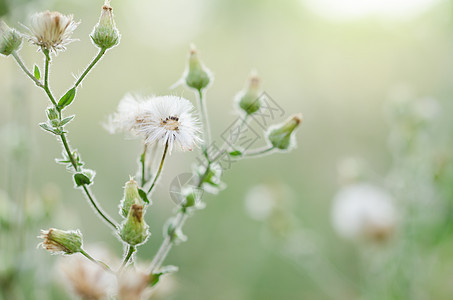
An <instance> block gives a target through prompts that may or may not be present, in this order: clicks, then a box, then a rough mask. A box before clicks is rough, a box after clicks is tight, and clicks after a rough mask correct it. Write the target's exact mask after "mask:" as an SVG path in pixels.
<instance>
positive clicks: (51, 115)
mask: <svg viewBox="0 0 453 300" xmlns="http://www.w3.org/2000/svg"><path fill="white" fill-rule="evenodd" d="M46 114H47V118H48V119H49V121H52V120H58V112H57V110H56V109H55V108H52V107H50V108H48V109H47V110H46Z"/></svg>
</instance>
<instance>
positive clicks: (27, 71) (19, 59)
mask: <svg viewBox="0 0 453 300" xmlns="http://www.w3.org/2000/svg"><path fill="white" fill-rule="evenodd" d="M11 55H12V56H13V57H14V59H15V60H16V62H17V64H18V65H19V67H20V68H21V69H22V71H24V73H25V74H26V75H27V76H28V77H30V79H31V80H33V82H34V83H35V84H36V85H37V86H39V87H40V88H44V85H43V84H42V83H41V82H40V81H39V80H38V79H37V78H36V77H35V76H33V74H31V72H30V71H29V70H28V69H27V67H26V66H25V64H24V63H23V61H22V59H21V58H20V56H19V55H18V54H17V53H16V51H13V52H12V53H11Z"/></svg>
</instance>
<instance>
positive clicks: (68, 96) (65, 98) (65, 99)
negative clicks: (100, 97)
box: [58, 88, 76, 110]
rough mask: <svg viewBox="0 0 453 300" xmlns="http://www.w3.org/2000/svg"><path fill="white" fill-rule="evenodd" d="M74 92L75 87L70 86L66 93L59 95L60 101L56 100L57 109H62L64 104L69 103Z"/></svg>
mask: <svg viewBox="0 0 453 300" xmlns="http://www.w3.org/2000/svg"><path fill="white" fill-rule="evenodd" d="M75 94H76V89H75V88H72V89H70V90H69V91H67V92H66V94H64V95H63V97H61V99H60V101H58V109H59V110H62V109H64V108H65V107H66V106H68V105H69V104H71V103H72V101H73V100H74V97H75Z"/></svg>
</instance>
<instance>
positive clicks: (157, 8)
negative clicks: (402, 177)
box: [0, 0, 453, 299]
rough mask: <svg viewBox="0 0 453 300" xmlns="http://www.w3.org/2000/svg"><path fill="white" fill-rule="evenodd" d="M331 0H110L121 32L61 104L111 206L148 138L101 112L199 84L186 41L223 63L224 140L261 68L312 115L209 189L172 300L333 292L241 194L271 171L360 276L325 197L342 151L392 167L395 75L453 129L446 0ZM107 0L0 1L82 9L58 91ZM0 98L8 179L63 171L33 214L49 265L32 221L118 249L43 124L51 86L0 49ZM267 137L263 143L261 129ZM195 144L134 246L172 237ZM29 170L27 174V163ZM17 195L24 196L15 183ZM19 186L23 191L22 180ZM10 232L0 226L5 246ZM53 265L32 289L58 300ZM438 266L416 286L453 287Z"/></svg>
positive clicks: (28, 54)
mask: <svg viewBox="0 0 453 300" xmlns="http://www.w3.org/2000/svg"><path fill="white" fill-rule="evenodd" d="M334 2H342V1H333V0H331V1H327V0H324V1H319V3H316V1H309V0H297V1H296V0H284V1H272V0H229V1H226V0H190V1H184V0H171V1H168V0H167V1H166V0H146V1H145V0H122V1H118V0H112V2H111V5H112V6H113V7H114V11H115V17H116V23H117V26H118V28H119V30H120V32H121V34H122V39H121V44H120V45H119V46H118V47H116V48H114V49H113V50H111V51H109V52H108V53H107V55H106V57H105V58H104V59H103V60H102V61H101V63H99V65H98V66H97V67H96V68H95V69H94V71H93V72H92V73H91V74H90V75H89V76H88V78H87V79H86V80H85V81H84V83H83V86H82V88H81V89H80V90H79V91H78V98H77V101H75V102H74V103H73V104H72V105H71V106H70V108H68V110H67V113H68V114H75V115H76V119H75V121H74V122H72V123H71V124H70V126H69V127H68V129H69V137H70V140H71V142H72V145H73V146H74V147H76V148H77V149H78V150H79V151H80V153H81V154H82V157H83V159H84V160H85V162H86V163H87V166H88V167H89V168H92V169H94V170H96V172H97V176H96V181H95V186H94V191H95V193H96V195H97V197H98V200H99V201H100V202H101V203H102V205H103V207H104V208H105V209H106V210H107V211H108V212H109V214H110V215H112V216H114V217H117V210H118V209H117V207H118V203H119V201H120V199H121V197H122V187H123V185H124V183H125V182H126V181H127V180H128V178H129V175H134V174H135V172H136V167H137V155H138V153H139V152H140V150H141V149H140V148H141V146H140V142H139V141H135V140H124V138H123V136H121V135H110V134H108V133H107V132H106V131H105V129H104V128H103V127H102V123H103V122H105V121H106V120H107V116H108V115H109V114H111V113H112V112H114V111H115V110H116V106H117V104H118V102H119V100H120V99H121V98H122V96H123V95H124V94H125V93H127V92H130V91H132V92H134V93H138V94H143V95H152V94H155V95H163V94H178V95H182V96H184V97H186V98H189V99H195V98H194V95H193V93H192V92H191V91H188V90H184V89H182V88H180V89H176V90H170V88H169V87H170V86H171V85H172V84H173V83H175V82H176V81H177V80H178V79H179V78H180V76H181V74H182V72H183V70H184V66H185V61H186V55H187V51H188V49H189V44H190V43H191V42H194V43H195V44H196V45H197V48H198V49H199V51H200V54H201V57H202V59H203V61H204V63H205V64H206V65H207V66H208V67H209V68H210V69H211V70H212V71H213V73H214V75H215V81H214V84H213V85H212V86H211V87H210V89H209V91H208V100H207V101H208V104H207V105H208V109H209V113H210V119H211V126H212V128H213V129H212V135H213V137H217V139H218V140H220V134H221V133H222V132H223V131H224V130H225V129H226V128H227V127H228V126H229V125H230V123H231V122H232V121H233V120H234V119H235V118H236V116H235V110H234V107H233V103H232V101H233V100H232V99H233V97H234V95H235V94H236V93H237V92H238V91H239V90H240V89H242V88H243V86H244V83H245V81H246V79H247V77H248V74H249V72H250V70H251V69H256V70H257V71H258V73H259V75H260V77H261V78H262V80H263V89H264V91H266V92H267V93H268V94H269V95H270V96H271V97H272V98H273V99H274V100H275V101H276V102H277V103H278V104H279V105H280V106H281V107H282V108H283V109H284V110H285V112H286V114H287V115H290V114H292V113H296V112H302V113H303V114H304V123H303V124H302V126H301V127H300V130H299V131H298V132H297V140H298V147H297V149H295V150H293V151H292V152H290V153H289V154H285V155H283V154H275V155H273V156H269V157H265V158H260V159H252V160H247V161H242V162H240V163H237V164H234V166H233V168H232V169H231V170H228V171H226V173H225V177H224V181H225V182H226V183H227V185H228V188H227V189H226V190H224V191H222V192H221V193H220V194H219V195H218V196H216V197H214V196H212V195H207V197H206V199H205V200H206V202H207V208H206V209H205V210H202V211H199V212H197V213H196V215H195V217H193V218H191V219H190V220H189V221H188V223H187V225H186V227H185V234H186V235H187V236H188V237H189V240H188V242H187V243H183V244H182V245H180V246H177V247H175V248H174V249H173V250H172V252H171V253H170V255H169V257H168V259H167V260H166V262H167V263H168V264H174V265H177V266H179V267H180V271H179V272H178V273H177V274H175V275H174V276H173V279H174V281H175V290H174V291H173V292H172V293H171V294H170V295H169V296H167V298H166V299H328V298H329V296H327V295H326V293H325V291H323V290H328V289H329V287H328V286H325V287H322V286H319V285H317V284H315V283H314V282H313V280H312V277H313V274H309V273H310V272H311V271H307V269H305V268H303V267H299V266H298V265H297V264H295V263H294V262H293V261H291V260H290V259H288V258H287V257H286V256H285V255H282V254H281V253H280V252H279V251H278V247H273V246H274V244H273V243H268V242H266V238H263V224H261V223H260V222H257V221H254V220H252V219H250V217H249V216H248V215H247V213H246V211H245V208H244V198H245V195H246V193H247V191H248V190H249V188H250V187H251V186H254V185H256V184H260V183H274V182H282V183H284V184H285V185H287V186H288V187H289V188H291V189H292V194H293V203H292V208H291V210H292V213H293V214H294V216H295V217H296V218H297V220H298V222H299V224H300V226H302V227H303V228H305V229H306V230H308V231H310V232H311V234H312V235H314V236H316V239H318V240H320V241H321V242H320V244H319V247H320V249H321V250H319V251H321V252H322V253H323V254H322V255H324V256H326V257H328V258H329V260H331V261H332V262H333V264H335V265H336V266H337V268H338V269H339V270H340V272H341V273H344V274H346V275H345V276H346V277H349V278H350V279H351V280H352V281H355V280H359V279H360V277H361V275H360V268H361V267H360V263H359V262H358V259H357V249H356V248H355V246H354V245H353V244H351V243H350V242H347V241H343V240H341V239H339V238H338V237H337V236H336V234H335V232H334V231H333V229H332V226H331V221H330V207H331V202H332V198H333V196H334V194H335V192H336V191H337V189H338V182H337V170H336V166H337V163H338V161H339V160H341V159H342V158H343V157H345V156H351V155H352V156H358V157H361V158H363V159H364V160H366V161H368V163H369V165H370V166H371V168H372V169H373V170H374V171H375V172H376V173H377V174H380V175H381V176H384V175H385V174H386V172H388V171H389V169H390V166H391V164H392V155H391V153H390V152H389V150H388V145H387V144H388V136H389V132H390V125H389V124H388V122H387V121H386V118H385V113H384V107H385V103H386V102H387V101H388V99H389V96H390V95H392V94H393V93H394V92H395V91H398V90H399V89H401V87H404V88H405V89H407V90H409V91H410V93H411V95H413V97H416V98H417V97H426V96H429V97H434V98H436V99H437V100H438V101H439V103H440V106H441V107H442V114H441V115H440V118H441V119H442V120H443V121H442V122H443V123H442V124H443V125H442V128H444V129H445V131H446V132H447V134H445V135H444V136H443V139H444V140H448V138H449V137H450V136H451V135H450V130H449V126H450V124H449V122H448V121H449V112H451V111H452V108H453V107H452V104H451V93H452V86H453V85H452V80H453V79H452V78H453V18H452V8H451V3H450V1H401V0H400V1H396V2H393V4H392V3H391V1H377V0H376V1H359V0H348V1H344V5H334V4H333V3H334ZM399 2H401V3H402V5H401V6H402V8H401V9H399V10H398V9H396V8H397V7H396V6H392V5H397V4H398V3H399ZM418 2H421V4H420V3H418ZM366 3H368V6H367V4H366ZM376 3H381V5H379V4H376ZM102 4H103V1H101V0H96V1H93V0H79V1H59V0H53V1H50V0H49V1H16V0H14V1H6V2H5V1H4V0H3V1H1V0H0V13H2V14H4V13H5V12H6V15H4V18H5V20H6V21H7V22H8V24H9V25H10V26H14V27H16V28H18V29H19V30H21V31H22V30H23V28H22V26H21V25H20V23H22V24H28V17H29V15H30V14H31V13H33V12H35V11H42V10H47V9H49V10H58V11H60V12H62V13H65V14H74V16H75V19H76V20H79V19H80V20H82V23H81V25H80V26H79V27H78V29H77V30H76V32H75V34H74V38H77V39H79V41H77V42H74V43H72V44H70V45H69V46H68V49H67V51H65V52H63V53H60V54H59V55H58V56H57V57H55V59H54V60H53V62H52V72H51V83H52V88H53V90H54V93H55V94H56V95H61V94H62V93H64V92H65V91H66V90H67V88H68V87H69V86H70V85H71V84H72V83H73V81H74V78H73V75H72V74H79V73H80V72H81V71H82V70H83V68H84V67H85V66H86V64H87V63H88V62H89V60H90V59H91V58H92V57H93V56H94V55H95V54H96V49H95V47H94V46H93V45H92V43H91V42H90V39H89V36H88V35H89V34H90V32H91V30H92V27H93V26H94V24H95V23H96V22H97V20H98V17H99V12H100V7H101V6H102ZM348 7H349V10H348V9H347V8H348ZM385 7H387V9H386V8H385ZM389 7H390V8H389ZM398 7H399V6H398ZM21 55H22V57H23V58H24V60H25V62H26V64H27V65H28V66H29V67H30V68H31V67H32V66H33V64H35V63H38V64H41V63H42V57H41V53H38V52H37V51H36V48H35V47H32V46H30V45H28V44H27V43H24V45H23V47H22V50H21ZM0 101H1V104H2V109H0V126H1V128H2V142H1V143H2V144H1V147H0V155H1V161H0V170H1V172H0V188H1V189H3V190H5V191H6V190H8V188H9V187H14V188H13V190H17V189H19V190H20V189H22V187H23V190H22V193H24V194H27V195H28V196H27V197H28V198H33V197H32V196H30V195H29V194H30V193H31V194H33V193H38V194H39V193H42V191H43V187H49V184H50V186H52V184H54V186H53V187H52V189H53V190H57V191H58V190H59V192H58V193H59V195H60V197H57V198H58V201H57V202H56V203H55V204H53V205H55V206H56V207H57V208H56V210H55V212H54V214H53V215H52V218H51V219H50V220H47V221H45V222H41V224H39V226H40V227H36V228H28V229H27V235H26V238H25V240H24V245H25V246H24V247H25V248H26V249H29V251H28V252H27V253H26V256H27V257H28V259H31V260H34V261H38V262H42V263H40V264H41V265H45V266H47V267H48V266H49V265H52V264H53V263H54V261H55V259H54V258H55V257H49V255H48V253H45V251H43V250H40V249H36V244H37V243H38V240H37V239H36V238H35V236H36V235H38V233H39V230H40V229H41V228H48V227H56V228H62V229H70V228H79V229H80V230H81V231H82V232H83V234H84V240H85V243H87V244H99V243H101V244H104V245H107V246H108V247H110V248H111V249H112V250H113V252H114V253H116V254H117V255H121V253H122V248H121V246H120V243H118V242H117V240H116V238H115V237H114V236H113V235H112V234H111V233H110V231H109V230H108V228H107V227H106V226H104V225H103V224H101V222H100V221H99V220H98V219H97V218H96V216H95V215H94V214H93V213H92V211H91V210H90V209H89V207H88V204H87V202H86V201H85V199H84V197H83V196H82V195H81V193H80V192H79V191H77V190H74V189H73V182H72V179H71V177H70V174H69V173H68V172H66V171H65V170H64V168H63V167H62V166H60V165H57V164H56V163H55V162H54V158H56V157H59V156H60V153H61V150H60V147H59V145H58V144H57V142H56V141H55V138H54V137H53V136H51V135H49V134H47V133H45V132H43V131H42V130H40V129H39V127H38V126H37V124H38V123H39V122H43V121H44V120H45V113H44V110H45V108H46V107H47V105H48V103H47V99H46V98H45V95H44V94H43V93H42V91H41V90H39V89H37V88H35V87H34V86H33V84H32V83H31V82H30V81H29V79H28V78H26V77H25V76H24V74H23V73H21V72H20V70H19V69H18V68H17V66H16V64H15V62H14V61H13V59H11V58H9V57H0ZM284 119H285V118H280V119H276V120H275V122H280V121H283V120H284ZM440 134H441V133H440V132H439V135H440ZM258 143H261V144H262V145H264V139H261V140H260V141H259V142H258ZM257 146H258V144H257ZM11 149H13V150H11ZM17 149H19V150H17ZM12 157H19V158H18V161H20V163H19V164H14V163H12V162H11V161H12V159H13V158H12ZM196 157H197V153H181V152H176V151H175V152H174V153H173V154H172V155H171V159H168V161H167V163H166V169H165V172H164V176H163V178H162V180H161V184H160V185H159V187H158V189H157V190H156V193H155V194H154V197H153V198H154V199H153V200H154V205H153V206H152V207H150V209H149V210H148V213H147V221H148V224H149V225H150V230H151V232H152V236H151V238H150V239H149V241H148V243H147V244H146V245H145V246H143V247H141V248H140V251H139V261H149V260H150V259H151V258H152V255H153V254H154V253H155V251H156V249H157V247H158V246H159V245H160V242H161V240H162V234H161V228H162V224H163V222H164V220H166V219H167V218H168V217H169V216H170V215H171V214H172V210H173V208H174V207H175V205H174V204H173V202H171V201H170V200H169V193H168V189H169V184H170V182H171V180H172V179H173V178H174V177H175V176H176V175H178V174H180V173H183V172H187V171H188V170H190V168H191V163H192V162H193V160H194V159H195V158H196ZM11 165H12V166H13V167H14V168H13V169H14V170H13V171H11V168H10V167H9V166H11ZM17 168H19V169H20V170H17ZM21 170H22V171H23V172H22V173H24V174H18V173H21V172H20V171H21ZM24 178H26V179H24ZM16 180H17V181H16ZM18 186H19V187H18ZM15 195H16V196H17V197H25V196H24V195H22V196H21V191H19V192H17V193H16V194H15ZM11 198H13V199H15V197H14V195H12V196H11ZM31 209H32V210H33V209H37V208H33V207H32V208H31ZM117 219H118V218H117ZM36 226H38V225H36ZM0 234H4V232H3V233H0ZM6 242H7V241H5V240H4V239H2V240H1V243H2V244H1V245H0V251H2V250H1V249H2V248H4V247H6V246H5V245H6V244H5V243H6ZM450 244H451V243H450V242H449V241H447V242H446V243H445V244H442V246H441V248H436V250H435V251H434V252H429V253H430V254H429V256H430V257H431V256H432V255H434V257H431V258H432V259H433V260H440V261H442V262H443V263H445V265H447V266H448V265H450V266H452V265H453V258H452V257H451V254H449V250H453V245H450ZM432 253H435V254H432ZM450 253H451V251H450ZM308 259H311V258H308ZM25 268H26V267H25ZM447 269H448V268H447ZM49 270H52V269H51V268H50V267H49V268H47V269H44V271H43V270H41V271H40V272H39V273H38V274H35V275H33V277H32V279H30V280H31V281H36V282H43V283H46V282H51V283H50V284H51V286H54V287H55V289H56V291H55V292H52V293H49V292H48V291H45V290H44V289H45V287H46V286H45V285H38V287H37V289H38V290H37V292H36V295H39V294H40V293H43V294H42V295H45V296H42V297H49V298H50V297H54V298H55V299H63V298H64V297H66V296H64V295H65V294H64V293H63V292H62V290H63V288H61V287H59V285H57V284H55V283H53V282H54V277H53V276H52V275H51V273H52V272H51V271H49ZM320 272H321V271H320ZM429 272H430V273H429V274H430V277H432V278H434V279H433V280H432V282H435V283H433V284H432V285H430V288H428V289H426V290H425V292H426V293H421V294H417V297H415V298H412V299H429V297H427V298H424V295H425V296H426V295H431V296H432V295H436V297H437V298H436V299H451V296H452V292H453V291H452V290H451V282H452V280H453V273H452V272H451V269H450V271H448V270H445V269H444V268H437V267H432V268H431V269H430V271H429ZM326 285H328V282H327V281H326ZM39 286H41V287H39ZM449 286H450V287H449ZM23 288H24V289H26V288H27V287H26V286H23ZM39 289H42V290H41V291H39ZM46 293H47V294H46ZM52 295H53V296H52ZM358 295H360V291H357V290H354V288H351V287H345V288H344V290H343V291H342V293H341V294H338V298H337V299H356V298H357V297H359V296H358ZM62 297H63V298H62ZM30 299H34V298H30ZM36 299H38V298H36ZM43 299H45V298H43ZM381 299H382V298H381ZM431 299H432V298H431Z"/></svg>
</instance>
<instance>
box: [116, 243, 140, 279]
mask: <svg viewBox="0 0 453 300" xmlns="http://www.w3.org/2000/svg"><path fill="white" fill-rule="evenodd" d="M136 250H137V248H135V246H131V245H129V247H128V249H127V254H126V256H125V257H124V260H123V263H122V264H121V267H120V269H119V271H118V272H121V271H123V269H124V267H125V266H126V265H127V263H128V262H129V260H130V259H131V257H132V254H134V252H135V251H136Z"/></svg>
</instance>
